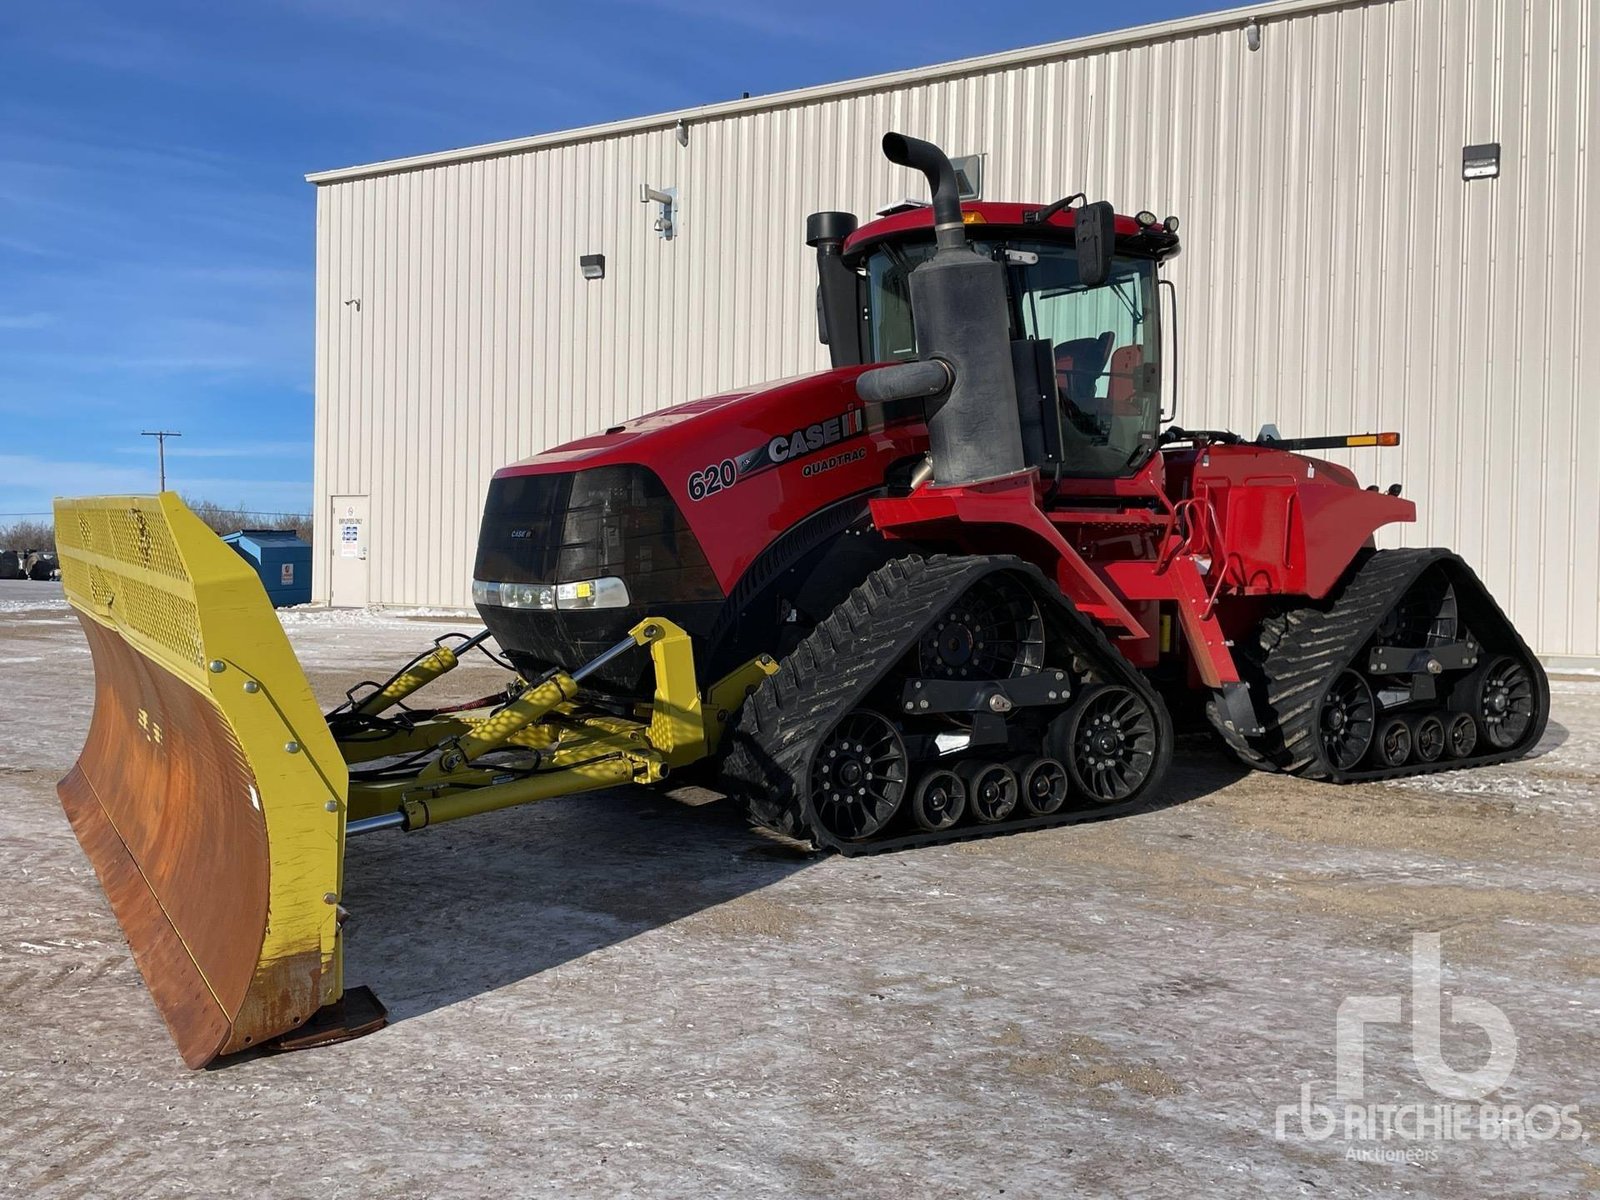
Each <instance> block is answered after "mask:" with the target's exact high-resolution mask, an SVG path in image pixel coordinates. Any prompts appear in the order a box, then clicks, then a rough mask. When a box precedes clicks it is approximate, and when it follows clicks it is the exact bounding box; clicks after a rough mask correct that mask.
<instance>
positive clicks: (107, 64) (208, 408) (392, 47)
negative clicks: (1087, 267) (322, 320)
mask: <svg viewBox="0 0 1600 1200" xmlns="http://www.w3.org/2000/svg"><path fill="white" fill-rule="evenodd" d="M1225 6H1226V5H1225V4H1222V3H1219V2H1216V0H1146V2H1145V3H1144V4H1142V5H1141V6H1140V7H1139V10H1138V12H1139V16H1138V18H1137V21H1138V22H1140V23H1142V22H1144V21H1154V20H1160V19H1163V18H1166V17H1171V16H1177V15H1185V14H1190V13H1195V12H1203V11H1207V10H1210V9H1214V8H1219V7H1225ZM1004 11H1005V17H1004V19H1003V20H994V19H992V17H991V16H990V14H993V13H995V12H996V9H995V8H994V7H993V6H991V5H987V4H973V3H970V2H969V3H963V4H956V3H948V2H946V0H928V2H925V3H922V4H918V5H913V6H907V5H905V4H892V5H891V4H879V5H873V4H861V3H855V4H843V3H833V2H831V0H818V2H815V3H807V4H793V5H782V6H771V7H763V6H762V5H760V4H756V3H740V2H739V0H636V2H634V3H625V4H616V3H587V4H570V5H569V4H559V5H556V4H552V5H543V4H534V3H512V2H510V0H458V2H456V3H449V2H446V0H437V2H436V0H249V2H246V0H0V431H3V437H0V523H3V522H4V520H5V519H6V518H7V517H8V516H9V515H10V514H15V513H32V512H42V511H45V510H47V509H48V508H49V500H50V497H51V496H53V495H59V494H75V493H76V494H82V493H91V492H115V491H153V490H154V489H155V447H154V445H153V443H152V440H151V439H147V438H141V437H140V436H139V432H140V430H141V429H157V428H165V429H178V430H182V432H183V435H184V436H183V437H182V438H181V439H180V440H177V441H174V442H170V443H169V450H168V478H169V483H170V485H171V486H173V487H176V488H178V489H179V490H181V491H183V492H185V493H187V494H190V495H195V496H200V497H203V498H206V499H210V500H215V501H218V502H220V503H223V504H234V503H242V504H244V505H246V506H249V507H253V508H256V509H261V510H269V511H303V510H305V509H307V508H308V507H309V504H310V499H311V432H312V431H311V421H312V389H311V379H312V354H313V339H312V324H311V316H312V271H313V253H314V239H313V233H314V226H313V219H314V218H313V196H312V188H311V186H310V185H309V184H307V183H306V182H304V179H303V178H302V177H303V176H304V174H305V173H306V172H308V171H314V170H320V169H323V168H327V167H337V166H345V165H349V164H352V163H362V162H370V161H374V160H377V159H384V158H394V157H397V156H400V155H406V154H416V153H421V152H425V151H430V150H440V149H445V148H448V147H452V146H462V145H471V144H474V143H478V142H488V141H496V140H499V139H502V138H510V137H518V136H522V135H525V134H530V133H539V132H545V131H548V130H555V129H566V128H571V127H573V126H577V125H586V124H591V123H594V122H598V121H609V120H615V119H617V118H621V117H628V116H636V115H640V114H645V113H651V112H660V111H665V110H669V109H674V108H684V107H689V106H692V105H697V104H705V103H713V102H716V101H720V100H727V99H731V98H734V97H737V96H738V95H739V93H740V92H743V91H749V92H751V93H753V94H757V95H759V94H761V93H764V92H775V91H782V90H785V89H788V88H793V87H803V86H805V85H808V84H814V83H823V82H828V81H831V80H837V79H847V78H851V77H854V76H859V75H868V74H874V73H877V72H881V71H891V70H898V69H901V68H905V67H914V66H921V65H926V64H929V63H935V62H943V61H947V60H949V59H953V58H962V57H966V56H969V55H973V54H983V53H988V52H991V51H995V50H1004V49H1010V48H1012V47H1016V46H1026V45H1031V44H1035V43H1039V42H1046V41H1053V40H1057V39H1060V38H1066V37H1074V36H1078V35H1081V34H1085V33H1093V32H1099V31H1102V30H1105V29H1111V28H1117V27H1119V26H1121V25H1125V24H1128V23H1130V21H1132V20H1134V18H1130V16H1129V15H1128V14H1129V12H1130V10H1129V9H1127V8H1126V7H1117V6H1112V5H1098V4H1096V5H1090V4H1082V3H1073V2H1070V0H1053V2H1050V3H1033V2H1031V0H1018V2H1017V3H1014V4H1011V5H1008V6H1006V7H1005V9H1004ZM908 14H911V15H912V18H913V19H908ZM980 14H983V15H982V16H980Z"/></svg>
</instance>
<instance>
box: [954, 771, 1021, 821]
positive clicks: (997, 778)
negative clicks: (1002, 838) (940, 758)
mask: <svg viewBox="0 0 1600 1200" xmlns="http://www.w3.org/2000/svg"><path fill="white" fill-rule="evenodd" d="M956 774H957V775H959V776H961V782H962V783H964V784H966V785H967V805H968V807H969V808H971V809H972V815H973V818H974V819H975V820H977V821H978V822H979V823H980V824H983V825H993V824H994V823H995V822H996V821H1004V820H1005V819H1006V818H1007V817H1009V816H1010V815H1011V814H1012V812H1014V811H1015V810H1016V807H1017V774H1016V772H1015V771H1013V770H1012V769H1011V768H1010V767H1008V766H1006V765H1005V763H997V762H981V761H979V760H977V759H969V760H967V761H966V762H963V763H957V764H956Z"/></svg>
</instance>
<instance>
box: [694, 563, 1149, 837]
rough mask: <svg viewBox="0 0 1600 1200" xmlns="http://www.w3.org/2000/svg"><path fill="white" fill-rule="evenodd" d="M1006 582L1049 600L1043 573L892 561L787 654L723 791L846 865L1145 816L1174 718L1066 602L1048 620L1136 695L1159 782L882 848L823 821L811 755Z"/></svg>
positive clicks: (742, 720)
mask: <svg viewBox="0 0 1600 1200" xmlns="http://www.w3.org/2000/svg"><path fill="white" fill-rule="evenodd" d="M1000 572H1006V573H1013V574H1017V575H1021V576H1023V577H1024V579H1025V580H1026V581H1027V582H1031V583H1032V584H1033V585H1034V589H1035V591H1036V592H1039V593H1041V600H1044V599H1047V598H1048V597H1049V592H1051V591H1053V589H1052V588H1051V587H1050V585H1049V584H1048V583H1047V582H1046V581H1045V578H1044V576H1043V575H1042V574H1041V573H1040V572H1039V570H1038V568H1037V567H1035V566H1033V565H1032V564H1030V563H1027V562H1025V561H1023V560H1022V559H1018V558H1011V557H1001V556H994V557H973V556H960V557H951V556H948V555H933V556H930V557H927V558H921V557H916V556H909V557H905V558H897V559H893V560H891V561H890V562H888V563H887V564H885V565H884V566H882V567H879V568H878V569H877V570H876V571H874V572H872V574H870V575H868V576H867V578H866V579H865V580H864V581H863V582H862V583H861V584H860V585H859V586H857V587H856V588H855V589H854V590H853V591H852V592H851V593H850V595H849V596H848V597H846V599H845V600H844V602H843V603H841V604H840V605H839V606H838V607H837V608H836V609H834V611H833V612H832V613H830V614H829V616H828V617H827V618H826V619H825V620H823V621H822V622H821V623H820V624H819V625H818V626H817V627H816V628H815V629H813V630H812V631H811V633H810V634H808V635H807V637H806V638H805V640H804V641H802V642H801V643H800V645H799V646H797V647H796V648H795V649H794V651H793V652H792V653H791V654H789V655H788V656H787V657H786V658H785V659H784V660H783V661H782V662H781V663H780V664H779V667H778V671H777V673H776V674H774V675H772V676H770V677H769V678H768V679H767V681H766V682H765V683H764V684H762V686H761V687H760V688H759V689H758V690H757V692H756V694H755V695H754V696H752V697H751V698H750V699H749V700H748V701H746V702H745V704H744V706H743V707H742V708H741V709H740V710H739V715H738V717H737V718H736V719H735V722H734V725H733V728H732V730H731V731H730V741H731V747H730V749H729V751H728V754H727V756H726V757H725V758H724V760H723V780H724V786H725V787H726V788H727V789H728V790H729V791H731V792H733V793H734V794H736V795H740V796H742V797H743V799H744V801H745V803H746V806H747V808H748V811H749V814H750V817H751V819H752V820H753V821H755V822H756V823H757V824H760V825H765V826H766V827H768V828H769V829H773V830H776V831H777V832H779V833H782V834H785V835H787V836H789V837H794V838H798V839H801V840H805V841H809V842H811V843H812V844H813V845H815V846H818V847H821V848H826V849H830V850H835V851H838V852H839V853H841V854H845V855H859V854H872V853H879V852H882V851H886V850H898V849H903V848H907V847H911V846H920V845H928V844H931V843H938V842H951V841H962V840H965V839H968V838H973V837H987V836H990V835H993V834H1000V833H1009V832H1015V831H1018V830H1023V829H1035V828H1039V827H1042V826H1047V825H1064V824H1070V823H1072V822H1075V821H1084V820H1093V819H1098V818H1102V817H1109V816H1116V815H1119V814H1121V813H1124V812H1134V811H1139V810H1141V809H1143V808H1145V807H1147V806H1148V801H1147V800H1146V799H1145V797H1148V796H1149V795H1150V794H1151V792H1152V791H1153V790H1154V789H1155V787H1156V785H1157V784H1159V782H1160V775H1161V773H1162V771H1163V769H1164V767H1165V764H1166V761H1167V760H1168V759H1169V758H1170V755H1171V745H1172V734H1171V726H1170V723H1169V722H1168V721H1167V719H1166V710H1165V707H1164V706H1163V705H1162V703H1161V701H1160V699H1159V698H1158V697H1157V696H1156V694H1155V693H1154V692H1153V691H1152V690H1151V689H1150V687H1149V686H1148V684H1146V683H1145V681H1144V679H1143V677H1142V676H1141V675H1139V674H1138V673H1137V672H1136V671H1134V669H1133V668H1132V667H1131V666H1129V665H1128V663H1127V661H1126V660H1125V659H1124V658H1123V657H1122V656H1121V655H1120V654H1118V653H1117V652H1116V651H1115V650H1113V649H1112V648H1111V645H1110V643H1109V642H1107V641H1106V639H1105V636H1104V635H1103V634H1102V633H1101V632H1100V630H1099V628H1098V627H1097V626H1095V625H1094V624H1092V623H1091V622H1090V621H1089V620H1088V619H1087V618H1085V617H1084V616H1083V615H1082V614H1081V613H1079V612H1077V610H1076V609H1074V608H1072V607H1071V606H1070V605H1068V604H1067V603H1066V602H1065V601H1064V600H1060V599H1059V593H1057V594H1056V596H1057V599H1058V606H1059V611H1058V612H1055V613H1052V614H1049V615H1047V618H1046V619H1047V622H1049V621H1051V620H1052V618H1054V619H1055V620H1056V622H1057V623H1059V621H1060V619H1062V618H1066V619H1067V620H1068V621H1069V622H1070V623H1071V625H1072V626H1073V633H1074V637H1073V639H1072V644H1073V646H1074V648H1075V649H1076V650H1077V651H1078V653H1079V655H1080V657H1082V658H1085V659H1087V660H1088V661H1090V662H1091V663H1093V668H1094V671H1095V673H1096V674H1097V675H1099V676H1100V677H1102V678H1104V679H1107V680H1109V681H1113V682H1116V683H1119V684H1123V685H1126V686H1128V687H1131V688H1133V689H1134V690H1135V691H1137V692H1139V694H1140V695H1142V696H1144V697H1145V698H1146V700H1147V701H1148V702H1149V703H1150V704H1151V705H1152V708H1153V711H1154V712H1155V713H1156V716H1157V736H1158V738H1159V739H1160V742H1159V743H1158V746H1157V751H1156V754H1157V761H1156V764H1155V766H1154V767H1153V768H1152V771H1151V778H1150V780H1149V782H1147V783H1146V784H1145V785H1144V786H1143V787H1142V788H1141V789H1140V791H1139V793H1138V794H1137V795H1136V796H1135V797H1134V798H1133V799H1132V800H1131V801H1129V802H1128V803H1126V804H1122V805H1115V806H1113V805H1107V806H1105V807H1099V808H1094V809H1092V810H1085V811H1077V812H1062V813H1056V814H1052V815H1051V816H1048V817H1024V818H1019V819H1017V820H1012V821H1002V822H997V823H995V824H992V825H983V824H976V823H973V824H962V825H957V826H956V828H954V829H951V830H945V831H943V832H939V833H922V832H918V833H913V834H907V835H902V836H891V837H888V838H883V839H880V840H876V841H866V842H845V841H840V840H839V839H837V838H835V837H833V836H831V835H830V834H828V833H827V831H826V830H824V829H822V828H821V827H820V825H819V823H818V822H817V821H816V820H815V817H814V814H813V812H812V810H811V804H810V800H809V798H807V797H806V796H804V794H803V793H802V791H801V790H800V789H799V788H798V787H797V783H800V782H802V781H804V780H805V779H806V778H807V771H808V768H809V764H810V759H811V755H812V753H813V751H814V748H815V747H816V746H817V744H818V743H820V742H821V741H822V739H823V738H825V737H826V736H827V735H828V732H829V730H831V729H832V728H833V727H834V725H835V724H837V723H838V722H839V720H841V719H842V718H843V717H844V716H845V715H846V714H847V713H848V712H850V711H851V709H853V708H855V707H857V706H858V705H859V703H860V702H861V701H862V700H863V699H864V698H865V697H866V696H867V694H868V693H869V692H870V691H871V690H872V689H873V687H874V686H876V685H877V684H878V683H879V682H880V681H881V680H882V679H883V678H884V677H885V676H886V675H887V674H888V673H889V671H891V670H892V669H893V668H894V667H895V665H896V664H897V663H899V662H900V660H901V659H902V658H904V657H905V655H906V654H907V653H909V652H910V651H911V650H912V648H913V647H915V646H916V644H917V640H918V638H919V637H920V636H921V634H922V632H923V631H924V630H925V629H926V627H927V626H928V624H929V623H930V622H932V621H933V620H934V619H935V618H937V617H938V616H939V614H941V613H943V612H944V611H945V610H946V609H948V608H949V607H950V606H951V605H952V604H953V603H954V602H955V601H956V600H957V599H958V598H959V597H960V596H961V594H962V593H963V592H965V591H966V590H967V589H968V588H970V587H972V586H973V584H975V583H977V582H978V581H979V580H981V579H983V578H985V577H986V576H989V575H993V574H997V573H1000Z"/></svg>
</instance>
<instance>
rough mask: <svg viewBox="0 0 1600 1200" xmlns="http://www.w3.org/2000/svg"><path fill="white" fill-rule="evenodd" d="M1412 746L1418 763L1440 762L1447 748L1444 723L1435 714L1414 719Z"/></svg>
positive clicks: (1412, 721)
mask: <svg viewBox="0 0 1600 1200" xmlns="http://www.w3.org/2000/svg"><path fill="white" fill-rule="evenodd" d="M1411 745H1412V748H1413V750H1414V752H1415V753H1416V756H1417V761H1418V762H1423V763H1431V762H1438V761H1439V759H1440V758H1441V757H1442V756H1443V754H1444V748H1445V729H1444V721H1443V720H1442V719H1440V718H1439V717H1438V716H1437V715H1435V714H1434V713H1427V714H1425V715H1423V716H1420V717H1413V718H1412V720H1411Z"/></svg>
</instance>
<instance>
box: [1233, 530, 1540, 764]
mask: <svg viewBox="0 0 1600 1200" xmlns="http://www.w3.org/2000/svg"><path fill="white" fill-rule="evenodd" d="M1436 564H1443V565H1444V566H1445V567H1446V569H1447V572H1448V574H1449V575H1450V576H1451V581H1452V582H1453V583H1455V584H1456V586H1457V589H1458V591H1459V589H1460V588H1462V587H1463V586H1470V587H1474V588H1476V589H1477V595H1476V596H1475V597H1474V598H1473V604H1474V606H1481V607H1483V608H1487V609H1489V610H1491V611H1492V614H1493V616H1495V617H1497V618H1498V619H1499V621H1500V624H1501V626H1502V630H1501V632H1502V633H1503V634H1504V635H1506V636H1505V637H1504V638H1502V639H1494V640H1501V641H1509V643H1510V646H1509V647H1506V648H1505V649H1503V650H1499V651H1493V652H1487V651H1486V654H1487V653H1505V652H1513V653H1517V654H1520V656H1521V657H1522V658H1523V659H1524V661H1525V662H1526V663H1527V664H1528V665H1529V667H1530V668H1531V669H1532V671H1533V673H1534V676H1535V679H1536V681H1537V682H1538V689H1537V690H1538V693H1539V705H1540V707H1539V713H1538V716H1537V719H1536V724H1535V728H1534V729H1532V730H1531V731H1530V732H1529V734H1528V735H1527V736H1525V737H1524V738H1523V740H1522V742H1521V743H1520V744H1519V745H1517V746H1514V747H1512V748H1511V749H1509V750H1502V751H1500V752H1499V753H1496V754H1479V755H1474V756H1472V757H1470V758H1455V759H1440V760H1439V761H1437V762H1433V763H1407V764H1406V765H1405V766H1400V767H1384V768H1375V769H1362V770H1354V771H1339V770H1335V769H1333V768H1332V767H1330V766H1329V765H1328V764H1327V762H1326V761H1325V760H1324V758H1323V754H1322V739H1321V730H1320V728H1319V723H1320V717H1321V704H1322V697H1323V695H1324V693H1326V691H1327V690H1328V687H1329V685H1331V684H1332V683H1333V680H1334V677H1335V676H1336V675H1338V673H1339V672H1340V671H1342V670H1344V669H1345V668H1346V667H1347V666H1349V665H1350V664H1351V663H1352V662H1353V661H1354V659H1355V658H1356V656H1357V655H1358V654H1359V653H1360V652H1361V650H1362V648H1363V647H1364V646H1365V645H1366V644H1367V641H1368V639H1370V638H1371V637H1372V635H1373V634H1374V633H1375V632H1376V631H1377V628H1378V625H1379V623H1380V622H1381V621H1382V620H1383V618H1384V616H1385V614H1387V613H1388V612H1389V611H1390V609H1392V608H1393V607H1394V606H1395V605H1396V604H1398V603H1399V601H1400V599H1401V598H1402V597H1403V596H1404V595H1405V593H1406V591H1407V589H1408V588H1410V587H1411V585H1412V584H1413V583H1415V582H1416V581H1417V579H1418V578H1419V577H1420V576H1421V575H1422V573H1423V572H1424V571H1426V570H1427V569H1428V568H1429V567H1431V566H1434V565H1436ZM1478 636H1479V638H1480V640H1481V641H1482V642H1483V643H1484V644H1485V645H1486V646H1487V644H1488V643H1489V641H1490V640H1491V639H1489V638H1486V637H1484V635H1483V633H1482V632H1481V631H1480V632H1479V634H1478ZM1251 649H1252V650H1253V651H1254V653H1248V652H1247V653H1244V654H1241V655H1240V659H1241V661H1240V667H1241V669H1242V673H1244V674H1245V675H1246V677H1247V679H1248V681H1249V683H1250V685H1251V694H1252V697H1253V698H1254V699H1255V701H1256V707H1257V714H1258V716H1259V717H1260V718H1261V723H1262V724H1263V725H1264V726H1265V732H1264V733H1262V734H1261V735H1259V736H1257V737H1252V738H1249V739H1245V738H1243V737H1242V736H1241V735H1239V734H1238V733H1236V732H1234V731H1233V730H1230V729H1228V728H1226V727H1225V726H1224V725H1223V724H1222V722H1221V720H1220V719H1219V715H1218V710H1217V707H1216V705H1215V704H1214V703H1211V704H1208V705H1207V706H1206V714H1207V716H1209V717H1210V718H1211V723H1212V725H1213V726H1214V727H1215V728H1216V731H1217V733H1218V734H1219V735H1221V737H1222V740H1223V741H1224V742H1226V743H1227V745H1228V747H1229V748H1230V749H1231V750H1233V752H1234V753H1235V754H1236V755H1238V757H1239V758H1241V759H1242V760H1243V761H1244V762H1245V763H1247V764H1248V765H1250V766H1252V767H1255V768H1256V769H1257V770H1261V771H1282V772H1284V773H1286V774H1290V775H1302V776H1304V777H1305V778H1307V779H1319V780H1326V781H1329V782H1333V783H1354V782H1357V781H1361V780H1380V779H1397V778H1401V777H1404V776H1408V775H1431V774H1435V773H1437V772H1440V771H1458V770H1462V769H1465V768H1470V767H1483V766H1491V765H1493V764H1495V763H1502V762H1508V761H1510V760H1512V759H1516V758H1521V757H1522V756H1523V755H1525V754H1526V753H1527V752H1528V751H1529V750H1530V749H1532V748H1533V746H1534V745H1535V744H1537V742H1538V740H1539V737H1540V735H1541V734H1543V732H1544V725H1545V720H1546V718H1547V717H1548V715H1549V711H1550V701H1549V692H1548V685H1547V684H1546V683H1545V679H1544V671H1543V668H1542V667H1541V666H1540V665H1539V660H1538V659H1537V658H1535V657H1534V655H1533V653H1532V652H1531V651H1530V650H1529V649H1528V647H1527V645H1526V644H1525V643H1524V642H1523V641H1522V639H1521V637H1520V636H1518V634H1517V632H1516V630H1515V629H1514V628H1513V627H1512V625H1511V622H1510V621H1508V620H1507V619H1506V616H1505V613H1504V612H1502V611H1501V610H1500V607H1499V606H1498V605H1497V604H1496V603H1495V601H1494V598H1493V597H1492V596H1491V595H1490V594H1489V591H1488V589H1487V588H1485V587H1484V586H1483V583H1482V581H1481V580H1479V579H1478V577H1477V575H1476V574H1475V573H1474V572H1473V570H1472V568H1471V567H1469V566H1467V564H1466V563H1465V562H1463V561H1462V560H1461V558H1460V557H1459V556H1458V555H1456V554H1453V553H1451V552H1450V551H1448V550H1440V549H1410V550H1379V551H1376V552H1374V553H1372V554H1371V555H1369V556H1368V557H1367V558H1366V559H1365V560H1364V561H1362V562H1361V563H1359V564H1358V565H1357V567H1356V570H1355V571H1354V573H1353V574H1352V575H1351V577H1350V579H1349V580H1348V581H1347V582H1346V583H1345V584H1344V586H1343V588H1342V589H1341V590H1340V591H1339V593H1338V595H1337V596H1336V598H1335V599H1334V600H1333V603H1332V604H1331V605H1328V606H1326V607H1320V606H1312V605H1307V606H1305V607H1301V608H1294V609H1290V610H1289V611H1287V612H1285V613H1283V614H1282V615H1281V616H1277V617H1271V618H1268V619H1267V620H1266V621H1265V622H1263V624H1262V630H1261V637H1260V639H1259V642H1258V644H1257V646H1255V647H1252V648H1251ZM1363 674H1365V672H1363Z"/></svg>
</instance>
